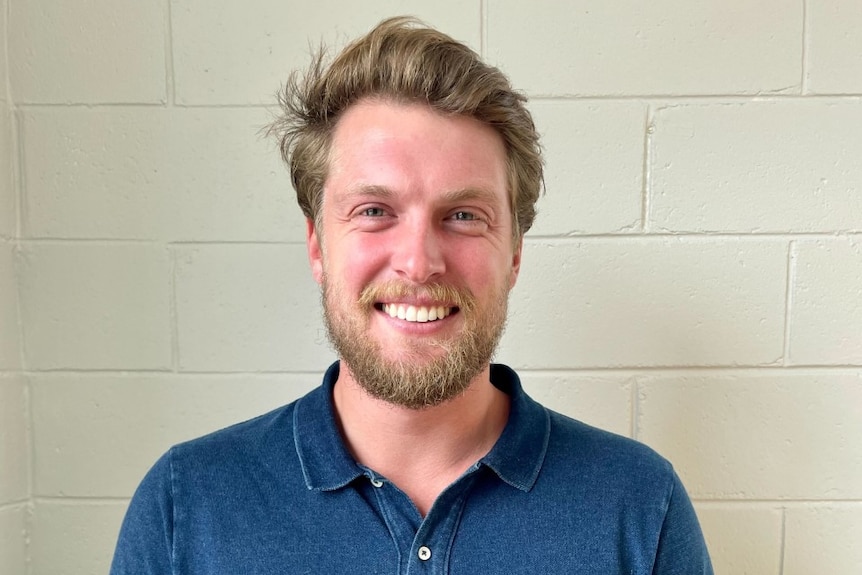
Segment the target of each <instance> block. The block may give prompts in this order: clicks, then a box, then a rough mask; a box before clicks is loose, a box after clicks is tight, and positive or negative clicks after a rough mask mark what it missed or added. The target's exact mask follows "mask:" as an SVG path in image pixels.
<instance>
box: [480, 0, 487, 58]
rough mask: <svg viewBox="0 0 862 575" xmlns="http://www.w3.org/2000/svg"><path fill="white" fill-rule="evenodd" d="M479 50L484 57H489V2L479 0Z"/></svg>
mask: <svg viewBox="0 0 862 575" xmlns="http://www.w3.org/2000/svg"><path fill="white" fill-rule="evenodd" d="M479 52H480V54H479V55H480V56H482V59H483V60H485V59H487V57H488V3H487V2H486V0H479Z"/></svg>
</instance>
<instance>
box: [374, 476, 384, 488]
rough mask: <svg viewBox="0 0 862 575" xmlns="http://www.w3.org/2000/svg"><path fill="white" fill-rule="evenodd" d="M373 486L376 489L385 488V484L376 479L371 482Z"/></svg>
mask: <svg viewBox="0 0 862 575" xmlns="http://www.w3.org/2000/svg"><path fill="white" fill-rule="evenodd" d="M371 485H373V486H374V487H383V482H382V481H380V480H379V479H377V478H376V477H375V478H374V479H372V480H371Z"/></svg>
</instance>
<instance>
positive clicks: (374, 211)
mask: <svg viewBox="0 0 862 575" xmlns="http://www.w3.org/2000/svg"><path fill="white" fill-rule="evenodd" d="M361 213H362V215H363V216H369V217H372V218H377V217H380V216H385V215H386V212H384V211H383V208H365V209H364V210H362V212H361Z"/></svg>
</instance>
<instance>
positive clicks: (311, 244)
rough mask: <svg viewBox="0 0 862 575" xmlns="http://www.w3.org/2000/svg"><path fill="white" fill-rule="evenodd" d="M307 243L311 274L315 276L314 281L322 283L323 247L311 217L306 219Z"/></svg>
mask: <svg viewBox="0 0 862 575" xmlns="http://www.w3.org/2000/svg"><path fill="white" fill-rule="evenodd" d="M305 244H306V248H307V249H308V262H309V263H310V264H311V275H313V276H314V281H316V282H317V283H319V284H322V283H323V249H322V248H321V245H320V238H319V237H318V235H317V230H316V229H315V227H314V220H312V219H311V218H306V219H305Z"/></svg>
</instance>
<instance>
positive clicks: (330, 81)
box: [270, 17, 542, 239]
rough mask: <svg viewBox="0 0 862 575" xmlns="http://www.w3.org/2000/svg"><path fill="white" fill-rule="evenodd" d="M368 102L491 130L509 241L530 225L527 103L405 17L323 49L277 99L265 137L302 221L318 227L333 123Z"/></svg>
mask: <svg viewBox="0 0 862 575" xmlns="http://www.w3.org/2000/svg"><path fill="white" fill-rule="evenodd" d="M368 98H379V99H387V100H392V101H395V102H401V103H410V102H421V103H425V104H427V105H429V106H431V107H432V108H434V109H435V110H437V111H439V112H441V113H443V114H447V115H448V114H455V115H461V116H468V117H472V118H475V119H476V120H478V121H480V122H482V123H483V124H486V125H488V126H491V127H492V128H493V129H494V130H495V131H496V132H497V133H498V134H499V135H500V136H501V138H502V139H503V143H504V146H505V148H506V159H507V172H508V173H507V177H508V192H509V198H510V202H511V206H512V215H513V226H512V230H513V233H514V234H515V238H516V239H519V238H520V237H522V236H523V235H524V234H525V233H526V232H527V231H528V230H529V229H530V227H531V226H532V225H533V220H534V218H535V216H536V208H535V205H536V201H537V200H538V198H539V193H540V190H541V186H542V157H541V151H540V147H539V135H538V133H537V131H536V129H535V126H534V124H533V120H532V117H531V116H530V113H529V112H528V111H527V109H526V106H525V103H526V98H525V97H524V96H523V95H521V94H519V93H518V92H516V91H515V90H514V89H513V88H512V86H511V85H510V84H509V81H508V79H507V78H506V77H505V76H504V75H503V73H502V72H500V70H498V69H497V68H494V67H492V66H488V65H487V64H485V63H484V62H482V60H481V59H480V58H479V55H478V54H476V53H475V52H474V51H473V50H471V49H470V48H469V47H467V46H465V45H464V44H462V43H460V42H457V41H455V40H454V39H452V38H451V37H449V36H447V35H445V34H443V33H441V32H438V31H437V30H434V29H431V28H428V27H425V26H423V25H422V24H421V23H420V22H418V21H416V20H414V19H411V18H406V17H398V18H391V19H389V20H385V21H383V22H381V23H380V24H379V25H378V26H377V27H375V28H374V29H373V30H372V31H371V32H369V33H368V34H367V35H365V36H363V37H362V38H359V39H358V40H356V41H354V42H353V43H351V44H349V45H348V46H347V47H346V48H345V49H344V50H343V51H342V52H341V53H340V54H339V55H338V56H337V57H336V58H335V59H334V60H333V61H332V62H331V63H329V64H328V65H327V63H326V62H325V54H324V51H323V50H322V49H321V50H320V52H319V53H318V55H317V56H316V57H315V58H314V61H313V63H312V65H311V67H310V68H309V69H308V71H307V72H306V73H305V75H304V76H303V75H300V74H298V73H294V74H293V75H291V77H290V79H289V80H288V83H287V85H286V86H285V89H284V91H283V92H282V93H281V94H280V97H279V100H280V103H281V106H282V109H283V111H284V114H283V115H282V116H281V117H279V118H278V119H277V120H276V121H275V122H274V123H273V124H272V126H271V128H270V132H271V133H273V134H275V135H276V136H277V137H278V138H279V143H280V148H281V154H282V157H283V158H284V161H285V162H286V163H287V164H288V166H289V167H290V174H291V179H292V181H293V187H294V189H295V190H296V196H297V201H298V202H299V206H300V208H302V211H303V213H304V214H305V216H306V217H307V218H310V219H311V220H312V221H314V222H315V223H319V215H320V209H321V206H322V202H323V186H324V183H325V182H326V178H327V175H328V173H329V167H330V151H331V145H332V137H333V133H334V130H335V126H336V125H337V123H338V121H339V119H340V118H341V116H342V115H343V114H344V112H345V111H347V109H348V108H350V107H351V106H352V105H353V104H355V103H356V102H358V101H361V100H363V99H368Z"/></svg>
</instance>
